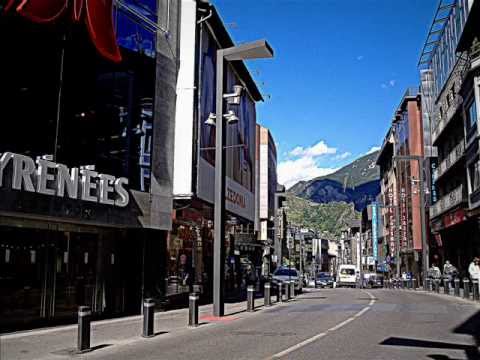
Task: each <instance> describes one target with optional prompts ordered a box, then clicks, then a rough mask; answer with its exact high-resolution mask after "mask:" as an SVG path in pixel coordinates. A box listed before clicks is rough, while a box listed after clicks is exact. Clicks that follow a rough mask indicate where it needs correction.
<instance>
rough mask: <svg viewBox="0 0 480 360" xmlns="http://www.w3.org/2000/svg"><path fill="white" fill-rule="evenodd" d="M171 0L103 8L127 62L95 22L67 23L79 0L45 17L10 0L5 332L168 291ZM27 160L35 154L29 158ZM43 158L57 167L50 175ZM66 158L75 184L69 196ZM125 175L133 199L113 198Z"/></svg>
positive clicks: (2, 93)
mask: <svg viewBox="0 0 480 360" xmlns="http://www.w3.org/2000/svg"><path fill="white" fill-rule="evenodd" d="M166 2H168V3H169V4H170V6H172V7H173V6H175V5H174V4H171V2H170V1H168V0H166V1H163V0H159V1H158V2H157V0H145V1H140V0H121V1H116V2H114V5H113V6H112V9H111V13H110V12H108V14H107V16H110V15H111V20H112V24H113V30H114V33H115V40H116V44H118V47H119V50H120V54H121V61H112V59H109V58H107V57H105V56H103V54H102V53H101V51H99V49H98V44H95V43H94V40H92V37H91V35H90V33H89V31H88V29H87V26H86V23H85V22H84V21H78V22H75V21H73V20H71V18H70V13H68V11H70V10H71V9H70V5H68V6H67V10H66V12H65V14H63V15H65V16H63V15H62V16H60V17H59V18H58V19H57V20H56V21H54V22H51V23H48V24H39V23H35V22H34V21H30V19H28V18H27V17H26V16H22V14H20V13H18V12H17V11H15V9H9V10H8V11H6V10H7V9H3V8H2V6H0V34H1V35H0V39H1V44H2V45H1V46H2V56H1V57H0V68H1V69H3V70H4V71H3V72H2V74H1V81H0V109H1V110H0V121H1V122H2V131H1V132H0V154H3V155H4V156H5V157H4V159H10V158H9V157H8V156H9V155H8V154H15V155H14V156H15V157H12V158H11V160H9V161H5V162H4V163H2V166H1V167H2V169H1V173H2V176H3V180H4V181H3V184H2V183H1V182H0V331H2V330H8V329H17V328H22V327H23V328H25V327H32V326H37V325H41V324H45V323H52V322H64V321H67V322H68V321H72V320H73V319H75V316H76V311H77V309H78V306H80V305H88V306H90V307H91V308H92V311H93V312H94V314H95V316H118V315H120V314H126V313H138V312H139V310H140V304H141V301H142V298H143V297H145V296H153V297H157V298H160V297H162V296H163V294H164V289H163V281H164V280H163V279H164V277H165V267H166V264H165V254H166V237H167V231H168V230H169V229H170V226H171V219H170V216H171V215H170V214H171V206H172V205H171V197H168V196H164V197H163V198H162V199H160V198H159V197H158V196H156V192H158V189H156V188H155V187H154V186H153V185H152V183H155V184H157V183H160V181H159V180H158V179H155V174H156V173H157V174H158V173H159V172H162V171H164V170H165V172H167V171H166V169H164V167H163V165H162V164H161V163H160V161H159V160H158V157H159V154H160V153H159V151H158V149H162V150H163V152H164V153H165V154H167V155H165V154H163V153H162V154H161V155H162V156H165V157H166V156H168V153H169V151H168V149H166V148H165V149H164V148H162V146H163V142H162V139H161V137H159V136H158V132H159V130H161V129H156V126H157V125H159V126H160V125H161V126H164V123H165V119H164V118H162V117H161V116H160V115H161V114H160V113H159V108H160V103H164V102H165V101H166V100H165V98H168V96H170V94H167V92H168V90H163V88H159V86H162V82H161V81H162V79H159V76H158V74H159V73H160V72H161V71H162V70H164V68H163V67H162V65H160V64H161V63H163V62H164V60H163V59H164V58H165V55H164V54H163V53H162V54H161V55H159V53H158V51H157V49H158V44H159V42H160V41H166V40H164V39H163V38H162V39H160V40H159V38H158V34H159V33H161V32H162V31H163V30H162V29H163V28H164V27H167V26H170V23H165V18H168V16H165V14H163V15H162V17H161V18H160V16H159V14H161V11H160V10H161V9H165V8H168V7H166V6H165V5H164V3H166ZM106 3H108V2H106ZM85 6H87V5H85ZM174 13H175V12H173V11H172V14H174ZM82 16H87V15H86V14H85V9H84V12H83V15H82ZM96 20H97V21H99V19H96ZM101 20H102V19H100V23H102V24H105V23H107V24H108V23H109V21H110V20H109V19H107V20H108V21H107V20H105V21H101ZM173 20H174V19H170V20H169V21H171V22H172V23H174V22H175V21H176V20H175V21H173ZM100 30H105V28H101V29H100ZM107 30H108V29H107ZM170 31H171V33H173V34H175V31H176V29H175V28H170ZM100 37H101V36H100ZM172 38H173V39H174V36H173V37H172ZM171 45H172V48H173V50H171V51H173V53H172V54H173V55H175V54H174V52H175V51H176V50H175V47H176V45H175V43H174V40H173V44H171ZM172 64H174V62H172ZM173 69H174V71H175V67H174V68H173ZM175 86H176V84H175V83H174V82H172V83H171V84H169V86H168V88H171V89H175ZM165 87H166V86H165ZM159 90H162V91H159ZM173 91H174V90H173ZM164 97H165V98H164ZM173 105H174V104H173ZM161 126H160V127H161ZM156 134H157V135H156ZM154 149H157V152H154ZM17 157H18V158H19V159H31V160H28V161H27V160H25V161H26V162H24V163H23V166H24V168H23V169H21V168H17V167H16V162H15V161H16V160H15V159H16V158H17ZM30 161H32V163H34V162H35V163H36V165H35V166H36V167H37V169H36V171H35V172H32V173H31V174H27V175H25V173H22V174H23V175H22V182H21V183H20V184H21V186H20V187H19V188H16V187H15V186H14V183H15V180H14V179H15V176H16V172H17V171H18V169H20V171H24V170H25V166H27V165H28V164H29V163H30ZM42 162H43V164H45V163H48V164H49V166H50V167H49V168H47V170H45V179H46V180H45V182H44V183H43V185H40V183H41V181H40V180H39V179H40V178H41V177H40V175H38V174H40V172H41V170H40V169H41V167H40V164H42ZM25 164H27V165H25ZM60 168H62V169H66V171H67V173H66V174H67V178H66V179H64V181H65V184H69V186H73V187H72V188H71V189H70V188H67V187H65V190H64V191H62V192H61V193H60V191H59V190H58V189H59V186H60V185H59V184H60V183H61V182H62V181H61V180H59V179H60V177H59V176H60V175H59V174H60ZM76 171H78V173H77V174H79V175H78V179H77V177H75V172H76ZM85 174H88V176H89V177H88V178H86V177H85V176H86V175H85ZM107 174H108V175H107ZM70 177H71V178H70ZM10 179H13V180H10ZM28 179H31V180H28ZM86 179H87V180H86ZM115 179H126V180H125V191H126V193H127V195H126V196H127V198H126V199H127V201H126V204H125V206H123V207H118V206H114V205H113V204H115V200H114V199H113V198H112V197H111V195H110V198H109V192H110V191H112V189H113V188H114V187H115V186H117V185H116V183H115V184H114V181H116V180H115ZM29 181H33V183H32V184H33V186H34V190H35V191H33V192H32V191H28V186H27V185H28V182H29ZM86 184H87V185H88V187H87V185H86ZM41 186H43V187H44V188H45V189H47V191H43V192H42V191H40V190H39V189H41ZM66 186H67V185H66ZM77 187H78V190H77ZM157 188H158V185H157ZM72 189H74V190H72ZM85 189H87V190H85ZM75 190H76V191H79V192H80V193H76V192H75ZM85 191H87V193H88V196H89V198H90V200H89V201H86V200H85V199H86V198H87V196H85ZM102 192H105V194H106V197H105V199H106V201H104V202H103V203H100V202H99V201H98V199H99V198H100V197H101V196H102V195H101V194H102ZM167 192H168V191H167ZM67 193H68V196H67ZM170 193H171V189H170ZM48 194H50V196H48ZM77 195H78V196H77ZM128 200H129V201H128ZM165 214H166V215H165ZM163 217H166V218H168V221H163V222H162V220H161V219H163Z"/></svg>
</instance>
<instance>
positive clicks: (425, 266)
mask: <svg viewBox="0 0 480 360" xmlns="http://www.w3.org/2000/svg"><path fill="white" fill-rule="evenodd" d="M393 160H394V161H410V160H414V161H417V162H418V172H419V176H418V177H419V179H418V184H419V188H420V191H419V196H420V223H421V224H420V225H421V227H422V258H423V259H422V267H423V277H422V280H423V287H424V289H425V290H426V288H427V282H426V281H425V277H426V276H427V272H428V268H429V258H428V257H429V254H428V253H429V249H428V243H427V224H426V219H425V183H424V178H423V177H424V174H423V161H424V157H423V156H421V155H396V156H394V157H393ZM397 261H398V260H397Z"/></svg>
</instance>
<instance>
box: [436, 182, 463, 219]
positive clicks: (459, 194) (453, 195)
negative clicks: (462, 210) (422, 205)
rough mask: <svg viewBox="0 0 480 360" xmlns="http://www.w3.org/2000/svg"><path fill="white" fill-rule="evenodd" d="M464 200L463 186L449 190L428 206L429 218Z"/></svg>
mask: <svg viewBox="0 0 480 360" xmlns="http://www.w3.org/2000/svg"><path fill="white" fill-rule="evenodd" d="M466 201H467V196H466V194H465V192H464V186H463V185H460V186H459V187H457V188H456V189H455V190H453V191H451V192H450V193H448V194H447V195H445V196H444V197H442V198H441V199H440V200H438V201H437V202H436V203H435V204H433V205H432V206H430V219H433V218H435V217H437V216H439V215H442V214H443V213H445V212H447V211H448V210H450V209H452V208H453V207H455V206H457V205H459V204H461V203H463V202H466Z"/></svg>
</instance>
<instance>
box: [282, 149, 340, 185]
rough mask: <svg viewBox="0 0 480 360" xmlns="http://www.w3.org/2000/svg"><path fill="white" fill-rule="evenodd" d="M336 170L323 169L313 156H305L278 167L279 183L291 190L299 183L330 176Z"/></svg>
mask: <svg viewBox="0 0 480 360" xmlns="http://www.w3.org/2000/svg"><path fill="white" fill-rule="evenodd" d="M336 170H337V169H334V168H322V167H320V166H319V165H318V164H317V162H316V161H315V159H314V158H313V157H312V156H303V157H300V158H298V159H293V160H286V161H283V162H281V163H280V164H279V165H278V168H277V171H278V182H279V183H281V184H283V185H285V186H286V187H287V188H289V187H291V186H292V185H294V184H296V183H297V182H299V181H302V180H303V181H305V180H310V179H313V178H316V177H318V176H323V175H328V174H331V173H333V172H335V171H336Z"/></svg>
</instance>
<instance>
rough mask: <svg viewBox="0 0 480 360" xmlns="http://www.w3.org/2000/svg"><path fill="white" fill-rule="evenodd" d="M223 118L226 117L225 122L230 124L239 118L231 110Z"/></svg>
mask: <svg viewBox="0 0 480 360" xmlns="http://www.w3.org/2000/svg"><path fill="white" fill-rule="evenodd" d="M225 119H227V122H228V124H230V125H233V124H236V123H238V121H239V120H240V119H239V118H238V116H237V115H236V114H235V113H234V112H233V110H229V111H228V113H227V114H225Z"/></svg>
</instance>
